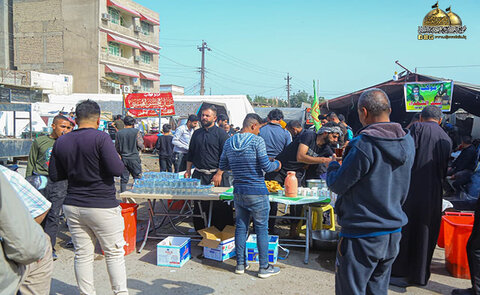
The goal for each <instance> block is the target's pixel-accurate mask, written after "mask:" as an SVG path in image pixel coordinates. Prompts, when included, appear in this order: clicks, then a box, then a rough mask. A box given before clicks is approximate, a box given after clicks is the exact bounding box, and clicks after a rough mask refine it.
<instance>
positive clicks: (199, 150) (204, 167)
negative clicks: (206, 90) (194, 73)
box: [185, 105, 233, 230]
mask: <svg viewBox="0 0 480 295" xmlns="http://www.w3.org/2000/svg"><path fill="white" fill-rule="evenodd" d="M216 119H217V108H216V107H215V106H213V105H209V106H207V107H205V108H203V109H202V112H201V123H202V128H200V129H198V130H196V131H195V132H194V133H193V135H192V138H191V140H190V146H189V148H188V154H187V169H186V171H185V178H190V177H193V178H197V179H200V180H201V183H202V184H203V185H208V184H211V183H212V182H213V184H214V185H215V186H222V187H229V186H230V182H229V181H228V173H224V171H222V170H220V169H219V168H218V167H219V162H220V156H221V154H222V151H223V145H224V144H225V141H226V140H227V139H228V138H229V136H228V135H227V133H226V132H225V131H224V130H223V129H221V128H219V127H218V126H216V125H215V120H216ZM192 165H194V166H195V171H194V172H193V175H192V174H191V173H192ZM202 210H204V212H206V210H208V202H207V201H202ZM194 213H196V214H199V213H200V208H198V206H196V207H195V210H194ZM193 224H194V226H195V229H196V230H199V229H203V228H205V226H206V224H204V221H203V219H202V218H194V219H193ZM212 225H215V226H216V227H217V228H218V229H220V230H222V229H223V228H224V227H225V225H233V210H232V208H231V207H230V206H228V205H226V204H225V203H223V202H220V201H218V202H214V205H213V212H212Z"/></svg>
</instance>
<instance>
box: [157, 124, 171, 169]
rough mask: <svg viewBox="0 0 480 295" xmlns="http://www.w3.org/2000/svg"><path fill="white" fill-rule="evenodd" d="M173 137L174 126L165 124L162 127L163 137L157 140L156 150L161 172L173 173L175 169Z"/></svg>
mask: <svg viewBox="0 0 480 295" xmlns="http://www.w3.org/2000/svg"><path fill="white" fill-rule="evenodd" d="M172 140H173V135H172V126H171V125H170V124H165V125H163V126H162V135H160V136H159V137H158V139H157V143H156V144H155V149H156V150H157V151H158V162H159V164H160V172H172V167H173V143H172Z"/></svg>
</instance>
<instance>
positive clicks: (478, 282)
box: [467, 198, 480, 294]
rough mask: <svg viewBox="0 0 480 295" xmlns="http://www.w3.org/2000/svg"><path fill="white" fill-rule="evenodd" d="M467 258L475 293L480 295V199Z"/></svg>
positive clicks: (469, 240) (476, 207) (476, 208)
mask: <svg viewBox="0 0 480 295" xmlns="http://www.w3.org/2000/svg"><path fill="white" fill-rule="evenodd" d="M467 258H468V266H469V268H470V280H471V281H472V288H473V291H474V293H475V294H480V198H479V199H478V200H477V204H476V205H475V220H474V222H473V229H472V234H471V235H470V238H469V239H468V242H467Z"/></svg>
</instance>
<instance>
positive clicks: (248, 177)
mask: <svg viewBox="0 0 480 295" xmlns="http://www.w3.org/2000/svg"><path fill="white" fill-rule="evenodd" d="M261 121H262V119H261V118H260V116H259V115H257V114H248V115H247V116H246V117H245V120H243V129H242V131H241V132H240V133H237V134H235V135H234V136H233V137H231V138H229V139H227V141H226V142H225V149H224V150H223V153H222V156H221V158H220V169H222V170H224V171H225V170H232V172H233V176H234V182H233V194H234V203H235V210H236V212H237V216H236V228H235V248H236V250H237V267H236V270H235V273H237V274H243V273H244V272H245V269H247V268H248V265H247V262H246V261H245V240H246V237H247V232H248V228H249V225H250V215H251V216H252V217H253V224H254V226H255V233H256V234H257V245H258V249H259V250H258V255H259V260H260V269H259V271H258V276H259V277H260V278H267V277H269V276H272V275H276V274H278V273H279V272H280V268H278V267H275V266H273V265H269V264H268V213H269V211H270V206H269V202H268V190H267V187H266V186H265V182H264V181H263V172H262V170H263V171H265V172H272V171H274V170H278V169H280V167H281V163H280V162H279V161H274V162H270V160H269V159H268V156H267V151H266V148H265V142H264V141H263V139H262V138H261V137H260V136H257V135H258V133H259V131H260V122H261Z"/></svg>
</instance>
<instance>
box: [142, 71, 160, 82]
mask: <svg viewBox="0 0 480 295" xmlns="http://www.w3.org/2000/svg"><path fill="white" fill-rule="evenodd" d="M140 78H141V79H147V80H152V81H160V75H155V74H149V73H145V72H140Z"/></svg>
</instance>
